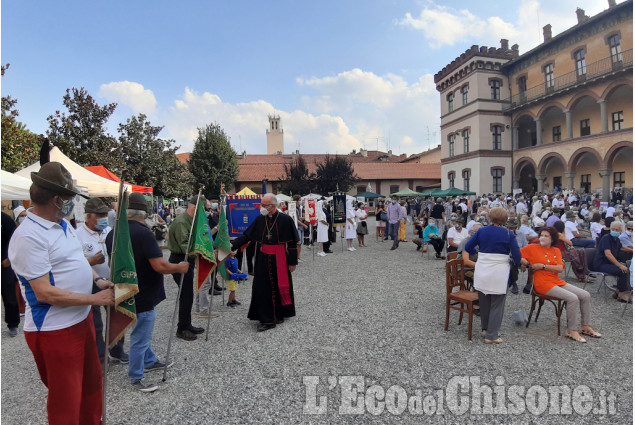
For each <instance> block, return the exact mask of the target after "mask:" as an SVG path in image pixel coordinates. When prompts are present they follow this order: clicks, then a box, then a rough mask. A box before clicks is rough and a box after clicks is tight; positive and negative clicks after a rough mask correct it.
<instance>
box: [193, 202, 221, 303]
mask: <svg viewBox="0 0 635 425" xmlns="http://www.w3.org/2000/svg"><path fill="white" fill-rule="evenodd" d="M188 251H189V255H195V256H196V260H195V261H196V264H195V268H194V284H195V285H196V291H197V292H198V291H200V290H201V288H202V287H203V284H204V283H205V281H206V280H207V278H208V277H209V275H210V274H211V273H212V271H213V270H214V267H216V257H215V256H214V246H213V243H212V234H211V232H210V229H209V223H208V222H207V217H206V216H205V209H204V207H203V202H198V208H197V209H196V214H195V215H194V230H193V231H192V241H191V242H190V249H189V250H188Z"/></svg>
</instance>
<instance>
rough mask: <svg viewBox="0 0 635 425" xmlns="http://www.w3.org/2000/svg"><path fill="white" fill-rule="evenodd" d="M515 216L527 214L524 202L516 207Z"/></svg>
mask: <svg viewBox="0 0 635 425" xmlns="http://www.w3.org/2000/svg"><path fill="white" fill-rule="evenodd" d="M516 214H518V215H525V214H527V204H525V203H524V202H519V203H518V204H517V205H516Z"/></svg>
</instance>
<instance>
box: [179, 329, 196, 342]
mask: <svg viewBox="0 0 635 425" xmlns="http://www.w3.org/2000/svg"><path fill="white" fill-rule="evenodd" d="M176 337H177V338H181V339H184V340H186V341H194V340H195V339H196V335H194V333H193V332H192V331H191V330H189V329H185V330H184V331H176Z"/></svg>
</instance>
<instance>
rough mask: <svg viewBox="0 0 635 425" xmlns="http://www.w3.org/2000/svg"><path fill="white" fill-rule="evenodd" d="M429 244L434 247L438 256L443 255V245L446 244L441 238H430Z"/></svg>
mask: <svg viewBox="0 0 635 425" xmlns="http://www.w3.org/2000/svg"><path fill="white" fill-rule="evenodd" d="M428 243H429V244H430V245H432V246H433V247H434V250H435V251H436V252H437V254H439V255H441V251H443V245H444V243H445V242H444V241H443V239H439V238H437V239H432V238H430V240H429V241H428Z"/></svg>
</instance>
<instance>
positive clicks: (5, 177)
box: [0, 170, 31, 201]
mask: <svg viewBox="0 0 635 425" xmlns="http://www.w3.org/2000/svg"><path fill="white" fill-rule="evenodd" d="M0 183H1V185H2V188H1V189H0V197H1V198H2V200H3V201H21V200H25V199H30V196H29V188H30V187H31V179H25V178H24V177H20V176H17V175H15V174H13V173H10V172H8V171H4V170H2V181H0Z"/></svg>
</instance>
